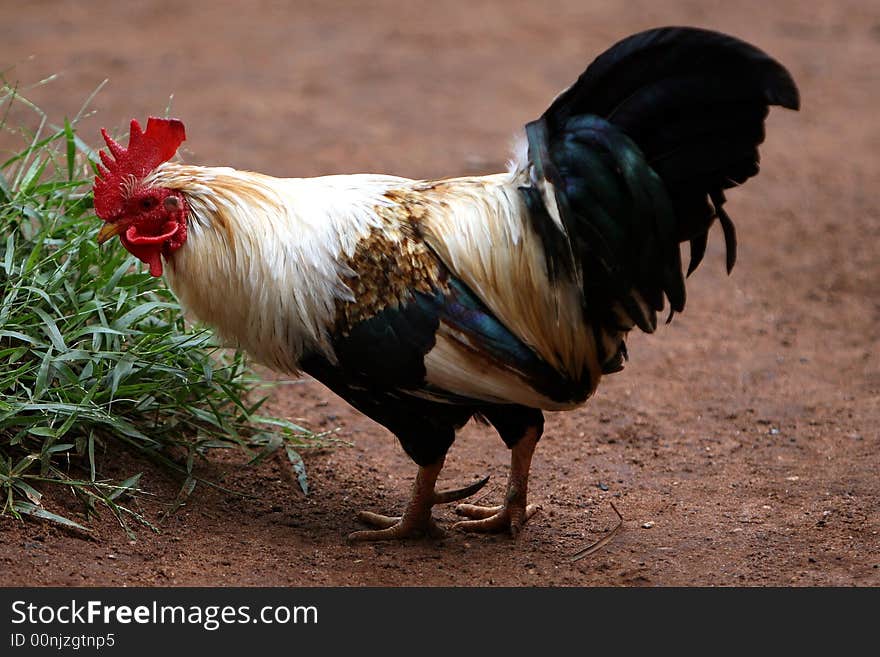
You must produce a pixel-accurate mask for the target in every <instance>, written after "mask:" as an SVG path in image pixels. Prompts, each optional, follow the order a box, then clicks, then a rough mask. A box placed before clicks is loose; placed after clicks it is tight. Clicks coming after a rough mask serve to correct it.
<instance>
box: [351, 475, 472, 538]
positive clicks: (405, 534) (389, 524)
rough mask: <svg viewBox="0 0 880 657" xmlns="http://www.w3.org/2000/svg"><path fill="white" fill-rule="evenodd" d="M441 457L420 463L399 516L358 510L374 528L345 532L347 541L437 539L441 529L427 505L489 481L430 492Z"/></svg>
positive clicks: (464, 494) (467, 493)
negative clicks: (426, 464)
mask: <svg viewBox="0 0 880 657" xmlns="http://www.w3.org/2000/svg"><path fill="white" fill-rule="evenodd" d="M444 460H445V459H444V458H441V459H440V460H439V461H438V462H437V463H434V464H432V465H428V466H420V467H419V472H418V474H417V475H416V482H415V485H414V486H413V493H412V497H411V498H410V500H409V504H407V507H406V511H405V512H404V514H403V516H400V517H393V516H384V515H381V514H378V513H373V512H371V511H361V512H360V513H359V514H358V519H359V520H360V521H361V522H364V523H366V524H368V525H372V526H373V527H378V529H372V530H364V531H359V532H353V533H351V534H349V535H348V540H350V541H384V540H390V539H398V538H419V537H422V536H430V537H431V538H440V537H442V536H443V535H444V534H445V532H444V531H443V530H442V529H440V527H438V526H437V524H436V523H435V522H434V518H433V517H432V516H431V507H433V506H434V505H435V504H443V503H445V502H455V501H458V500H463V499H464V498H466V497H469V496H470V495H473V494H474V493H476V492H477V491H478V490H480V489H481V488H482V487H483V486H485V485H486V483H487V482H488V481H489V478H488V477H486V478H484V479H481V480H480V481H478V482H476V483H473V484H471V485H470V486H465V487H464V488H459V489H456V490H449V491H443V492H441V493H437V492H435V491H434V485H435V484H436V483H437V477H438V476H439V475H440V470H441V469H443V462H444Z"/></svg>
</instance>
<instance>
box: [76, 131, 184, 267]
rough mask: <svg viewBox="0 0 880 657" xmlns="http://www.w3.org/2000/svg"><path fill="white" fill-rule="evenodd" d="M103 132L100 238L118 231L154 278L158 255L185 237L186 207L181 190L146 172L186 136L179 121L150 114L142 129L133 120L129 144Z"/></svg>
mask: <svg viewBox="0 0 880 657" xmlns="http://www.w3.org/2000/svg"><path fill="white" fill-rule="evenodd" d="M101 134H102V135H103V136H104V141H106V142H107V148H108V149H109V151H110V154H109V155H108V154H107V153H106V152H104V151H101V153H100V155H101V161H102V162H103V163H104V166H101V165H98V176H97V177H96V178H95V185H94V187H93V190H94V195H95V214H97V215H98V216H99V217H100V218H101V219H103V220H104V221H105V222H106V223H105V224H104V226H103V227H102V228H101V231H100V232H99V233H98V242H99V243H104V242H105V241H107V240H108V239H110V238H111V237H113V236H114V235H119V239H120V241H121V242H122V244H123V246H125V248H126V249H128V250H129V251H130V252H131V253H132V254H134V255H135V256H136V257H137V258H139V259H140V260H141V261H143V262H145V263H147V264H148V265H149V267H150V273H151V274H152V275H153V276H161V275H162V255H163V254H164V255H166V256H167V255H169V254H170V252H171V251H173V250H175V249H178V248H180V247H181V246H182V245H183V243H184V242H185V241H186V217H187V212H188V210H187V206H186V200H185V198H184V196H183V194H181V192H179V191H177V190H173V189H167V188H164V187H158V186H155V185H151V184H150V173H151V172H152V171H153V170H154V169H156V167H158V166H159V165H160V164H162V163H164V162H167V161H168V160H170V159H171V158H172V157H174V154H175V153H176V152H177V148H178V147H179V146H180V144H181V143H183V141H184V139H186V133H185V131H184V127H183V123H181V122H180V121H178V120H177V119H158V118H155V117H150V119H149V120H148V121H147V129H146V130H145V131H144V130H141V126H140V124H139V123H138V122H137V121H136V120H132V122H131V131H130V133H129V138H128V148H124V147H122V146H121V145H119V144H118V143H117V142H115V141H114V140H113V139H112V138H111V137H110V135H108V134H107V131H106V130H104V129H102V130H101Z"/></svg>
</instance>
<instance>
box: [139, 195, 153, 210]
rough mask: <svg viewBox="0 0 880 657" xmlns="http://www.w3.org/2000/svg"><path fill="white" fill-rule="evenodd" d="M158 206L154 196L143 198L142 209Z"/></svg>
mask: <svg viewBox="0 0 880 657" xmlns="http://www.w3.org/2000/svg"><path fill="white" fill-rule="evenodd" d="M155 207H156V199H154V198H153V197H152V196H148V197H146V198H142V199H141V209H142V210H152V209H153V208H155Z"/></svg>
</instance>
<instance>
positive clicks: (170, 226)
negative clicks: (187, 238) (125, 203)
mask: <svg viewBox="0 0 880 657" xmlns="http://www.w3.org/2000/svg"><path fill="white" fill-rule="evenodd" d="M182 228H183V229H184V230H185V224H179V223H177V222H176V221H168V222H166V223H165V224H164V225H163V226H162V227H161V229H160V230H161V231H162V232H161V233H159V234H158V235H146V234H143V233H139V232H138V227H137V226H130V227H129V228H128V230H126V231H125V233H123V234H121V235H120V236H119V239H120V240H121V241H122V244H123V246H125V248H126V249H128V251H129V252H130V253H131V254H132V255H133V256H135V257H136V258H137V259H138V260H140V261H141V262H143V263H145V264H147V265H148V266H149V268H150V275H152V276H156V277H159V276H161V275H162V252H163V250H164V249H165V245H166V243H167V242H169V241H170V240H172V238H174V237H175V236H176V235H178V234H179V232H180V231H181V229H182ZM181 243H182V242H181Z"/></svg>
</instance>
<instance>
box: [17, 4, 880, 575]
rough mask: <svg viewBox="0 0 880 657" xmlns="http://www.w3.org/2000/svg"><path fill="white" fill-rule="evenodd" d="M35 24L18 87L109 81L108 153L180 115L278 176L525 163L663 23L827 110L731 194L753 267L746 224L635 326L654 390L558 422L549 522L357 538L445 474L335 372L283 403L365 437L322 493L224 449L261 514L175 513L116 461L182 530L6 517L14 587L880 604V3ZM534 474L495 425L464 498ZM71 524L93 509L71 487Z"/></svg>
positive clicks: (633, 375) (62, 13) (203, 509)
mask: <svg viewBox="0 0 880 657" xmlns="http://www.w3.org/2000/svg"><path fill="white" fill-rule="evenodd" d="M12 4H15V6H14V7H13V6H12ZM12 4H10V3H7V5H6V6H5V7H4V8H3V10H2V14H3V17H2V20H0V43H3V48H2V61H0V66H2V67H3V68H6V67H8V66H10V65H15V68H14V69H13V70H11V71H8V72H7V74H6V76H7V78H10V79H18V80H20V81H21V82H22V83H23V84H24V85H25V86H26V85H27V84H28V83H32V82H35V81H36V80H38V79H40V78H42V77H45V76H46V75H49V74H52V73H59V74H60V78H59V79H58V80H56V81H54V82H52V83H51V84H49V85H47V86H45V87H42V88H40V89H36V90H34V91H32V92H31V93H30V95H31V97H32V98H33V99H34V100H35V101H37V102H38V103H39V104H40V105H41V106H42V107H43V108H44V109H46V110H47V111H48V112H49V114H50V117H54V118H55V119H57V120H60V118H61V117H62V116H63V115H65V114H68V115H71V114H73V113H75V112H76V110H77V109H78V108H79V106H80V104H81V103H82V102H83V101H84V99H85V98H86V96H87V95H88V93H89V92H90V91H91V90H93V89H94V88H95V87H96V86H97V85H98V83H99V82H100V81H101V80H103V79H104V78H109V79H110V81H109V84H108V85H107V86H106V87H105V88H104V89H103V90H102V91H101V92H100V94H99V95H98V96H97V97H96V98H95V100H94V101H93V103H92V106H93V107H94V108H95V109H96V110H97V115H96V116H95V117H93V118H89V119H88V120H86V121H84V122H83V127H82V136H83V137H84V138H87V139H89V140H91V141H92V142H93V143H95V144H96V143H97V140H98V133H97V128H98V127H99V126H100V125H106V126H108V127H111V128H118V127H120V126H123V125H124V124H125V123H126V122H127V120H128V119H130V118H131V117H138V118H141V119H143V118H145V117H146V116H147V115H148V114H151V113H153V114H156V113H162V112H164V109H165V107H166V106H167V105H168V103H169V97H170V96H172V95H173V113H174V114H175V115H177V116H179V117H180V118H182V119H184V120H185V122H186V124H187V129H188V133H189V141H188V142H187V149H188V153H187V154H186V158H187V159H188V161H191V162H195V163H202V164H228V165H232V166H236V167H238V168H245V169H248V168H249V169H256V170H261V171H264V172H267V173H270V174H276V175H296V176H308V175H318V174H325V173H346V172H359V171H376V172H387V173H395V174H400V175H406V176H411V177H439V176H444V175H458V174H464V173H480V172H491V171H496V170H499V169H500V168H501V167H503V165H504V161H505V158H506V157H507V153H508V146H509V143H510V140H511V136H512V135H513V134H514V132H515V131H516V130H517V129H518V128H519V126H520V125H521V124H523V123H524V122H525V121H527V120H530V119H532V118H534V117H535V116H537V115H538V114H539V113H540V112H541V111H543V109H544V108H545V106H546V105H547V104H548V103H549V101H550V100H551V99H552V98H553V97H554V95H555V94H556V93H557V92H558V91H559V90H560V89H562V88H564V87H565V86H567V85H568V84H569V83H570V82H571V81H572V80H573V79H574V78H575V77H576V76H577V75H578V74H579V73H580V71H581V70H582V68H583V67H584V66H585V65H586V64H587V63H588V62H589V61H590V60H591V59H592V58H593V57H594V56H595V55H596V54H598V53H599V52H600V51H601V50H603V49H604V48H606V47H607V46H609V45H611V44H612V43H613V42H614V41H616V40H617V39H619V38H621V37H623V36H626V35H627V34H630V33H632V32H635V31H638V30H641V29H645V28H648V27H652V26H657V25H661V24H692V25H700V26H705V27H712V28H716V29H720V30H723V31H726V32H730V33H733V34H736V35H738V36H740V37H742V38H745V39H747V40H749V41H752V42H753V43H755V44H757V45H759V46H760V47H762V48H763V49H765V50H767V51H769V52H770V53H772V54H773V55H774V56H776V57H777V58H779V59H780V60H781V61H782V62H783V63H785V64H786V65H787V66H788V67H789V68H790V69H791V71H792V73H793V74H794V77H795V79H796V80H797V81H798V83H799V85H800V87H801V91H802V96H803V110H802V111H801V112H800V113H799V114H795V113H791V112H786V111H781V110H775V111H773V112H772V113H771V116H770V118H769V120H768V126H767V128H768V130H767V132H768V139H767V143H766V144H765V146H764V148H763V150H762V155H763V159H762V168H763V171H762V173H761V175H760V176H758V178H756V179H754V180H752V181H750V182H749V183H748V184H747V185H746V186H745V187H744V188H743V189H740V190H734V191H732V192H731V193H730V194H729V197H730V203H729V204H728V206H727V207H728V208H729V211H730V213H731V215H732V216H733V217H734V219H735V220H736V221H737V226H738V229H739V236H740V258H739V263H738V265H737V268H736V270H735V271H734V273H733V275H732V276H731V277H729V278H728V277H727V276H726V275H725V273H724V265H723V256H722V252H721V247H720V242H721V239H720V231H719V233H718V234H715V236H714V237H715V239H714V243H713V245H711V246H710V252H709V255H708V258H707V262H706V263H705V264H704V265H703V267H702V268H701V269H700V270H699V271H698V272H697V273H696V274H695V275H694V276H693V277H692V279H691V280H690V284H689V288H688V294H689V303H688V308H687V309H686V311H685V313H684V315H682V316H679V317H676V319H675V321H674V322H673V323H672V324H671V325H670V326H664V327H662V328H661V329H660V330H658V332H657V334H656V335H653V336H646V335H641V334H639V335H633V336H632V339H631V341H630V355H631V360H630V363H629V364H628V366H627V368H626V370H625V371H624V372H623V373H621V374H617V375H614V376H611V377H608V378H607V379H605V380H604V381H603V383H602V385H601V386H600V389H599V392H598V393H597V395H596V396H595V399H593V400H591V401H590V403H588V404H587V405H586V406H585V407H583V408H582V409H580V410H578V411H575V412H569V413H551V414H548V421H547V431H546V435H545V437H544V439H543V440H542V442H541V444H540V445H539V448H538V451H537V454H536V458H535V462H534V466H533V468H532V488H531V490H532V495H533V499H534V501H536V502H539V503H540V504H542V506H543V511H542V512H541V513H540V514H539V515H537V516H536V517H535V518H533V520H532V521H531V522H530V523H529V524H528V526H527V528H526V530H525V531H524V533H523V534H522V535H521V536H520V537H519V539H518V540H516V541H513V540H511V539H510V538H508V537H480V536H472V535H463V534H459V533H452V534H451V535H450V536H449V537H448V538H446V539H444V540H440V541H417V542H412V541H410V542H406V543H382V544H368V545H348V544H346V542H345V540H344V537H345V535H346V533H348V532H349V531H352V530H354V529H356V528H358V525H357V523H356V521H355V512H356V511H357V510H359V509H362V508H365V509H373V510H377V511H391V510H395V509H396V510H400V509H401V508H402V506H403V504H404V502H405V500H406V498H407V496H408V493H409V487H410V485H411V482H412V479H413V476H414V470H415V468H414V466H413V464H412V463H411V462H410V461H409V460H408V459H407V457H406V456H405V455H404V454H403V452H402V450H401V449H400V447H399V446H398V445H397V443H396V441H395V439H394V438H393V437H392V436H391V435H390V434H388V433H387V432H386V431H385V430H384V429H382V428H381V427H379V426H377V425H375V424H373V423H371V422H370V421H368V420H366V419H365V418H363V417H362V416H360V415H358V414H357V413H355V412H354V411H352V410H351V409H350V408H349V407H347V406H346V405H345V404H344V403H343V402H341V401H340V400H338V399H337V398H335V397H334V396H333V395H332V394H330V393H328V392H327V391H326V390H325V389H324V388H322V387H321V386H320V385H318V384H317V383H315V382H313V381H305V382H302V383H299V384H295V385H284V386H280V387H278V388H277V390H276V391H275V393H274V398H273V401H272V410H274V411H275V412H277V413H283V414H285V415H288V416H291V417H300V418H305V419H306V420H307V421H308V422H310V423H311V425H312V426H315V427H322V428H329V427H335V426H338V427H340V428H341V433H342V436H343V437H344V438H345V439H346V440H349V441H351V442H352V443H353V446H352V447H343V448H338V449H334V450H327V451H321V452H307V453H306V463H307V467H308V473H309V483H310V486H311V490H310V493H309V495H308V496H304V495H303V494H302V493H301V492H300V491H299V489H298V487H297V485H296V481H295V479H294V478H292V477H291V475H290V471H289V470H290V468H289V465H288V464H287V463H284V462H282V461H281V460H270V461H269V462H267V463H264V464H262V465H261V466H260V467H256V468H248V467H242V466H241V463H240V459H237V458H236V457H234V456H229V455H227V456H218V457H216V459H215V460H213V461H212V462H211V463H210V464H206V465H204V466H202V470H201V473H202V474H203V475H205V476H208V477H212V478H215V479H216V480H218V481H221V482H222V483H223V484H224V485H226V486H228V487H230V488H234V489H237V490H242V491H252V492H254V493H256V494H257V495H258V496H259V499H258V500H252V499H249V498H242V497H235V496H231V495H228V494H225V493H221V492H218V491H216V490H214V489H209V488H206V487H202V486H200V487H198V488H197V489H196V491H195V493H194V494H193V496H192V497H191V498H190V500H189V501H188V503H187V505H186V506H185V507H184V508H183V509H181V510H180V511H178V512H177V513H175V514H173V515H170V516H169V517H163V516H162V514H161V512H162V510H163V509H165V508H167V506H168V505H169V504H170V502H171V501H172V500H173V498H174V495H175V494H176V492H177V490H178V488H179V485H180V482H179V481H177V480H175V479H174V478H173V477H171V476H170V475H168V474H167V473H164V472H162V471H157V470H155V469H154V468H152V467H151V466H150V465H149V464H147V463H143V462H137V461H134V460H133V458H132V457H131V456H130V455H126V454H123V455H121V456H120V455H118V454H112V455H105V456H104V458H105V459H106V460H107V461H108V462H113V463H114V464H116V465H114V466H113V467H112V468H111V469H110V471H109V474H117V475H126V474H131V473H133V472H138V471H144V472H145V476H144V478H143V482H142V484H143V487H144V488H145V489H146V491H148V492H149V493H150V495H144V496H141V497H140V498H138V499H137V500H135V501H134V502H133V504H135V506H136V507H137V508H139V509H140V510H141V511H142V512H143V513H145V514H146V516H147V517H149V518H150V519H151V520H152V521H154V522H156V523H157V524H158V526H159V527H160V528H161V533H158V534H156V533H153V532H151V531H149V530H146V529H139V530H138V531H137V535H136V540H135V541H130V540H129V538H128V537H127V536H126V534H125V533H124V532H123V531H122V530H120V528H119V526H118V525H117V524H116V523H115V521H114V520H113V519H112V517H110V515H109V514H105V515H104V516H103V517H102V518H101V519H98V520H93V521H91V522H90V527H91V528H92V529H93V530H94V537H93V538H83V537H82V536H80V535H77V534H75V533H71V532H68V531H64V530H62V529H59V528H57V527H56V526H53V525H50V524H44V523H42V522H34V521H25V522H19V521H16V520H13V519H12V518H9V517H4V518H0V571H2V577H0V579H2V583H3V584H4V585H50V584H52V585H100V584H108V585H186V584H192V585H195V584H206V585H231V584H241V585H392V586H397V585H527V586H545V585H551V586H569V585H575V586H588V585H783V586H788V585H858V586H867V585H873V586H876V585H880V533H878V532H880V513H878V509H880V477H878V463H880V436H878V431H877V427H878V421H880V401H878V400H880V354H878V349H877V347H878V344H880V330H878V326H880V255H878V251H880V250H878V240H880V200H878V195H880V158H878V157H877V153H878V152H880V120H878V108H880V69H878V67H877V66H876V62H878V61H880V6H878V5H877V3H876V2H870V1H867V0H862V1H853V2H822V3H820V2H808V3H804V2H794V1H792V0H780V1H778V2H747V3H729V2H720V1H719V2H715V1H706V2H698V1H696V0H694V1H687V0H682V1H679V2H664V3H653V2H647V1H635V2H628V3H627V2H607V1H605V0H596V1H593V2H583V1H582V0H566V1H564V2H555V3H536V2H518V1H517V2H513V1H510V0H507V1H504V2H494V3H487V2H478V1H471V2H460V3H453V2H438V1H426V2H422V1H419V2H407V3H401V2H383V3H362V2H299V3H292V6H291V7H289V8H282V5H283V4H284V3H272V2H263V3H247V4H246V5H242V4H240V3H235V2H229V1H226V0H214V1H213V2H193V3H180V2H170V1H168V2H143V3H123V2H105V1H96V2H88V3H81V2H73V1H70V2H39V1H32V2H27V3H12ZM551 5H552V7H551ZM240 7H247V8H246V9H241V8H240ZM507 463H508V452H507V450H506V449H505V448H504V446H503V444H502V443H501V441H500V439H499V438H498V437H497V436H496V435H495V434H494V433H493V432H491V431H490V430H488V429H487V428H485V427H480V426H468V427H467V428H466V429H465V430H464V431H462V433H461V435H460V437H459V439H458V441H457V442H456V444H455V446H454V447H453V449H452V450H451V452H450V455H449V458H448V460H447V467H446V469H445V470H444V473H443V475H442V480H443V481H446V482H448V483H449V484H462V483H466V482H469V481H471V480H472V478H474V477H476V476H478V475H484V474H487V473H488V474H491V475H492V481H491V482H490V484H489V486H488V487H487V489H485V491H484V492H485V495H483V497H485V498H486V499H487V500H497V499H498V498H499V497H500V495H501V494H502V492H503V489H504V481H505V477H506V468H507ZM606 488H607V490H605V489H606ZM481 495H482V494H481ZM612 501H613V502H614V503H615V504H616V506H617V507H618V508H619V509H620V511H621V513H622V514H623V515H624V517H625V519H626V521H625V524H624V528H623V530H622V532H621V533H619V534H618V535H617V536H616V537H615V538H614V540H613V541H611V542H610V544H608V545H606V546H605V547H604V548H602V549H601V550H600V551H598V552H597V553H595V554H593V555H592V556H590V557H588V558H586V559H584V560H582V561H579V562H577V563H575V564H572V563H569V561H568V556H569V555H570V554H572V553H573V552H575V551H577V550H578V549H580V548H582V547H583V546H585V545H588V544H589V543H591V542H593V541H595V540H597V539H598V538H600V537H601V536H603V535H604V534H605V533H606V532H608V531H609V530H610V529H611V528H612V527H613V526H614V525H615V523H616V516H615V515H614V513H613V511H612V509H611V506H610V504H609V502H612ZM47 505H48V506H49V508H50V509H53V508H54V509H56V510H62V511H65V512H69V513H73V512H75V507H74V506H73V505H72V504H71V503H70V502H69V501H68V500H66V499H64V497H63V496H62V495H54V496H52V497H51V498H50V499H49V500H48V502H47ZM438 515H439V519H440V521H441V522H442V523H444V524H450V523H451V521H452V520H453V519H454V516H453V514H452V512H451V509H446V508H443V509H440V510H439V511H438ZM646 523H647V524H646ZM650 523H653V525H652V526H650V528H645V527H646V526H649V525H650Z"/></svg>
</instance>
